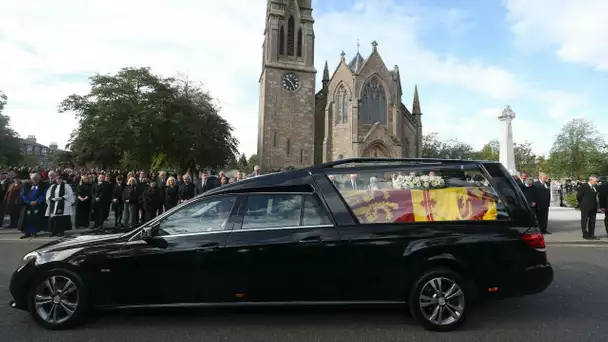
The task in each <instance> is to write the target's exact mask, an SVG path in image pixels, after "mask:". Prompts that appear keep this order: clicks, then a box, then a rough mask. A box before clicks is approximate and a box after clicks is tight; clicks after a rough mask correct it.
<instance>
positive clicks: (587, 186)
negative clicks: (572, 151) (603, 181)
mask: <svg viewBox="0 0 608 342" xmlns="http://www.w3.org/2000/svg"><path fill="white" fill-rule="evenodd" d="M598 179H599V178H598V176H596V175H591V176H590V177H589V182H587V183H583V184H581V185H580V186H579V187H578V189H577V191H576V200H577V201H578V206H579V208H580V210H581V230H582V231H583V239H586V240H597V239H598V238H597V237H596V236H595V217H596V216H597V209H598V196H597V192H598V190H597V182H598Z"/></svg>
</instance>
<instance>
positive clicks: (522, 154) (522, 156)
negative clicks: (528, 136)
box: [513, 141, 536, 172]
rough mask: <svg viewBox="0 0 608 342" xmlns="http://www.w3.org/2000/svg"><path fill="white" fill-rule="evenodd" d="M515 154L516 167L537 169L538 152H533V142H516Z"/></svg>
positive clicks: (531, 170)
mask: <svg viewBox="0 0 608 342" xmlns="http://www.w3.org/2000/svg"><path fill="white" fill-rule="evenodd" d="M513 154H514V155H515V167H516V168H517V170H519V171H528V172H534V170H536V154H534V153H533V152H532V144H531V143H530V142H528V141H524V142H523V143H521V144H518V143H515V144H514V146H513Z"/></svg>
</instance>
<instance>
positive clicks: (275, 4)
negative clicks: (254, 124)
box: [258, 0, 316, 172]
mask: <svg viewBox="0 0 608 342" xmlns="http://www.w3.org/2000/svg"><path fill="white" fill-rule="evenodd" d="M267 13H268V16H267V21H266V30H265V33H264V45H263V65H262V74H261V76H260V106H259V108H260V109H259V110H260V112H259V123H258V125H259V127H258V160H259V163H260V166H261V167H262V170H263V171H265V172H268V171H270V170H273V169H280V168H285V167H288V166H293V167H304V166H309V165H312V164H313V158H314V133H315V132H314V128H315V125H314V118H315V80H316V70H315V68H314V56H313V51H314V33H313V23H314V20H313V18H312V7H311V1H310V0H269V1H268V9H267Z"/></svg>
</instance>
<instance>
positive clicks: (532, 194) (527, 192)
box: [522, 178, 537, 213]
mask: <svg viewBox="0 0 608 342" xmlns="http://www.w3.org/2000/svg"><path fill="white" fill-rule="evenodd" d="M522 192H523V193H524V196H526V200H527V201H528V205H530V207H531V208H532V209H533V210H534V213H536V201H537V199H536V188H535V187H534V179H532V178H528V179H526V182H525V184H524V187H523V188H522Z"/></svg>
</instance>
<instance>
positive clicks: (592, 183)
mask: <svg viewBox="0 0 608 342" xmlns="http://www.w3.org/2000/svg"><path fill="white" fill-rule="evenodd" d="M513 177H514V179H515V181H516V182H517V183H518V184H519V186H520V187H521V189H522V191H523V193H524V195H525V196H526V199H527V200H528V203H529V204H530V206H531V207H532V209H533V210H534V212H535V214H536V218H537V220H538V224H539V227H540V229H541V232H542V233H543V234H551V233H550V232H549V231H548V230H547V225H548V221H549V206H550V205H551V201H552V194H551V191H552V190H553V189H556V190H557V194H558V196H559V204H560V206H566V204H565V203H564V196H566V194H568V193H575V194H576V202H577V205H576V207H577V208H578V209H579V210H580V214H581V232H582V238H583V239H585V240H599V238H598V237H597V236H596V235H595V223H596V217H597V214H598V212H600V213H604V226H605V228H606V235H608V215H607V213H608V182H601V181H600V177H599V176H597V175H591V176H589V178H588V180H587V181H580V180H574V181H573V180H571V179H565V180H561V181H551V180H550V179H549V177H548V176H547V175H546V174H544V173H540V174H539V175H538V178H537V179H533V178H531V177H529V176H528V173H527V172H525V171H524V172H521V173H519V174H516V175H513Z"/></svg>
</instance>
